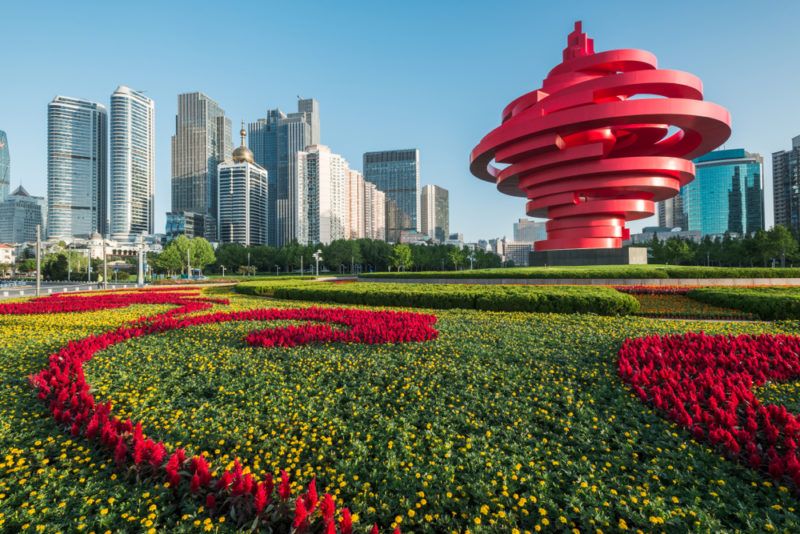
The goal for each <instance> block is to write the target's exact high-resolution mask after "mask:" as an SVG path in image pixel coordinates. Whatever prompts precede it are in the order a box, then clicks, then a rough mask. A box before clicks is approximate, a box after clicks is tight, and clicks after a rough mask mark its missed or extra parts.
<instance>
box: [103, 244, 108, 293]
mask: <svg viewBox="0 0 800 534" xmlns="http://www.w3.org/2000/svg"><path fill="white" fill-rule="evenodd" d="M103 289H108V255H107V254H106V237H105V236H103Z"/></svg>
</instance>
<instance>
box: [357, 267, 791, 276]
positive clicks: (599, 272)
mask: <svg viewBox="0 0 800 534" xmlns="http://www.w3.org/2000/svg"><path fill="white" fill-rule="evenodd" d="M360 277H361V278H404V279H405V278H599V279H604V278H605V279H607V278H617V279H618V278H800V268H794V267H793V268H789V267H787V268H774V269H772V268H766V267H694V266H681V265H602V266H592V267H511V268H508V269H475V270H472V271H421V272H413V271H407V272H394V273H365V274H361V275H360Z"/></svg>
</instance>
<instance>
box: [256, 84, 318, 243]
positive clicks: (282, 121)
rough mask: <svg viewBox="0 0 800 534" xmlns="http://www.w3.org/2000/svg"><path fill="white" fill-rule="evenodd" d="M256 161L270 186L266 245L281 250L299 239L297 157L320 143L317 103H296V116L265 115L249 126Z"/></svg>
mask: <svg viewBox="0 0 800 534" xmlns="http://www.w3.org/2000/svg"><path fill="white" fill-rule="evenodd" d="M249 134H250V146H251V149H252V150H253V154H254V157H255V161H256V163H257V164H258V165H260V166H261V167H263V168H265V169H266V170H267V173H268V182H269V207H268V225H269V244H270V245H272V246H284V245H287V244H289V243H291V242H292V241H293V240H299V239H300V238H301V231H302V228H301V221H300V217H301V214H300V213H299V212H298V211H297V206H298V205H299V203H300V200H301V199H300V196H301V195H302V194H303V193H302V191H301V190H300V189H299V188H298V184H299V183H301V182H300V180H299V178H298V177H299V172H298V168H297V161H298V160H297V154H298V153H299V152H302V151H304V150H305V149H306V147H309V146H312V145H318V144H319V142H320V117H319V102H317V101H316V100H314V99H313V98H307V99H299V100H298V101H297V113H289V114H288V115H287V114H285V113H284V112H282V111H281V110H280V109H272V110H269V111H267V116H266V118H263V119H259V120H257V121H256V122H253V123H250V125H249Z"/></svg>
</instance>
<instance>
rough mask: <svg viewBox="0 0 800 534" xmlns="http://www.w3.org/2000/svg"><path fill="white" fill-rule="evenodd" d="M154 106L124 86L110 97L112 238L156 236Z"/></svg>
mask: <svg viewBox="0 0 800 534" xmlns="http://www.w3.org/2000/svg"><path fill="white" fill-rule="evenodd" d="M155 113H156V111H155V103H154V102H153V100H152V99H150V98H148V97H146V96H145V95H144V94H142V93H141V92H139V91H134V90H133V89H131V88H129V87H126V86H124V85H121V86H119V87H117V89H116V91H114V92H113V93H112V94H111V125H110V128H111V144H110V146H111V152H110V160H111V171H110V188H109V189H110V214H111V221H110V223H111V224H110V226H111V229H110V230H111V236H112V238H113V239H116V240H134V239H136V238H137V236H140V235H142V234H152V233H153V219H154V217H155V213H154V197H155V188H156V164H155V127H156V125H155Z"/></svg>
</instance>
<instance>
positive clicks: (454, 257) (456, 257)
mask: <svg viewBox="0 0 800 534" xmlns="http://www.w3.org/2000/svg"><path fill="white" fill-rule="evenodd" d="M448 258H449V259H450V263H452V264H453V267H454V268H455V269H456V270H458V268H459V267H460V266H461V264H462V263H464V260H466V258H467V256H466V254H465V253H464V250H462V249H460V248H459V247H453V249H452V250H451V251H450V252H449V253H448Z"/></svg>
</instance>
